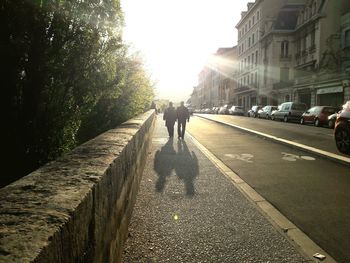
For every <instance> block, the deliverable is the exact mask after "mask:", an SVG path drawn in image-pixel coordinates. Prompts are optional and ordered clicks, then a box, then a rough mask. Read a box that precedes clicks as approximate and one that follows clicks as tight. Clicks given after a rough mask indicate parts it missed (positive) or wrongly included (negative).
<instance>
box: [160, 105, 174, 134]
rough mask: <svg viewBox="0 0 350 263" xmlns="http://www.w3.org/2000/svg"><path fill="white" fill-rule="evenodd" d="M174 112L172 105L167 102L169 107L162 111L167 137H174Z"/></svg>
mask: <svg viewBox="0 0 350 263" xmlns="http://www.w3.org/2000/svg"><path fill="white" fill-rule="evenodd" d="M176 118H177V115H176V111H175V108H174V107H173V103H172V102H169V107H168V108H166V109H165V110H164V115H163V120H165V126H166V127H167V129H168V133H169V137H170V138H171V137H173V136H174V125H175V122H176Z"/></svg>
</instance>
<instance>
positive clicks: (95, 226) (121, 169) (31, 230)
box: [0, 110, 155, 263]
mask: <svg viewBox="0 0 350 263" xmlns="http://www.w3.org/2000/svg"><path fill="white" fill-rule="evenodd" d="M154 118H155V114H154V111H153V110H152V111H149V112H147V113H145V114H142V115H141V116H138V117H136V118H134V119H131V120H129V121H127V122H125V123H123V124H122V125H120V126H119V127H117V128H116V129H113V130H110V131H107V132H105V133H103V134H101V135H99V136H98V137H96V138H94V139H93V140H91V141H88V142H86V143H85V144H83V145H81V146H79V147H77V148H76V149H74V150H73V151H72V152H71V153H70V154H68V155H66V156H64V157H62V158H60V159H58V160H56V161H54V162H51V163H48V164H47V165H45V166H43V167H42V168H40V169H38V170H36V171H34V172H33V173H31V174H29V175H28V176H26V177H23V178H22V179H20V180H18V181H16V182H14V183H12V184H10V185H8V186H6V187H4V188H2V189H0V200H1V201H0V262H1V263H3V262H6V263H8V262H21V263H24V262H50V263H52V262H55V263H60V262H62V263H63V262H64V263H67V262H120V258H121V253H122V248H123V244H124V241H125V238H126V235H127V227H128V223H129V220H130V217H131V212H132V208H133V205H134V203H135V200H136V194H137V190H138V186H139V181H140V179H141V175H142V171H143V168H144V165H145V161H146V156H147V151H148V146H149V143H150V140H151V133H152V131H153V126H154Z"/></svg>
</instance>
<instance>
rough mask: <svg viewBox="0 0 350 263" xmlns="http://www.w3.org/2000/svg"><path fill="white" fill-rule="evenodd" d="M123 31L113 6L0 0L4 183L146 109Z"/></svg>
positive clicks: (96, 1) (89, 0)
mask: <svg viewBox="0 0 350 263" xmlns="http://www.w3.org/2000/svg"><path fill="white" fill-rule="evenodd" d="M122 29H123V15H122V10H121V7H120V3H119V0H2V1H1V3H0V36H1V39H0V54H1V55H0V57H1V60H0V61H1V64H2V67H1V68H2V69H3V72H2V73H3V78H2V99H1V101H2V103H1V107H2V113H3V125H2V127H3V128H2V129H1V132H2V134H3V136H2V140H3V141H4V144H5V147H4V148H3V151H4V153H5V156H6V158H4V159H3V161H4V165H5V167H7V168H9V170H10V171H12V173H11V174H9V175H8V176H7V178H6V177H5V178H2V180H1V182H2V185H3V184H4V183H6V182H8V181H13V180H15V179H17V178H19V177H21V176H23V175H24V174H26V173H28V172H30V171H32V170H34V169H36V168H38V167H39V166H40V165H42V164H44V163H46V162H47V161H50V160H53V159H55V158H56V157H58V156H60V155H62V154H63V153H65V152H67V151H69V150H71V149H72V148H73V147H75V146H76V145H77V144H78V143H80V142H83V141H85V140H88V139H90V138H92V137H94V136H96V135H97V134H99V133H101V132H103V131H105V130H107V129H110V128H113V127H115V126H116V125H118V124H119V123H121V122H122V121H125V120H126V119H128V118H130V117H132V116H134V115H135V114H138V113H140V112H142V111H143V110H144V109H145V108H146V107H147V105H148V104H149V103H150V101H151V100H152V97H153V89H152V85H151V82H150V80H149V78H148V76H147V74H146V73H145V71H144V70H143V68H142V64H141V63H140V60H139V59H137V58H136V57H133V56H130V55H128V50H127V47H126V46H125V44H124V43H123V41H122Z"/></svg>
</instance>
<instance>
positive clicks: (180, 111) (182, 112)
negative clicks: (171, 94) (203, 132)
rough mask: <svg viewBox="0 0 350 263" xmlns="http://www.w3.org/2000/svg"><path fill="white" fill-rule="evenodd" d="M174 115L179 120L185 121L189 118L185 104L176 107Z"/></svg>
mask: <svg viewBox="0 0 350 263" xmlns="http://www.w3.org/2000/svg"><path fill="white" fill-rule="evenodd" d="M176 115H177V119H178V121H179V122H186V120H187V121H189V120H190V113H189V112H188V109H187V108H186V107H185V106H180V107H177V109H176Z"/></svg>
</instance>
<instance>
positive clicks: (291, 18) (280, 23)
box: [273, 5, 304, 30]
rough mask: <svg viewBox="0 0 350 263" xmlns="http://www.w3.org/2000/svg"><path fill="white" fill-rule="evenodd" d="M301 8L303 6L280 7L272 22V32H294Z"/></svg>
mask: <svg viewBox="0 0 350 263" xmlns="http://www.w3.org/2000/svg"><path fill="white" fill-rule="evenodd" d="M302 8H304V5H286V6H284V7H282V8H281V10H280V11H279V12H278V15H277V18H276V20H275V22H274V25H273V30H294V29H295V28H296V26H297V21H298V15H299V12H300V10H301V9H302Z"/></svg>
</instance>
